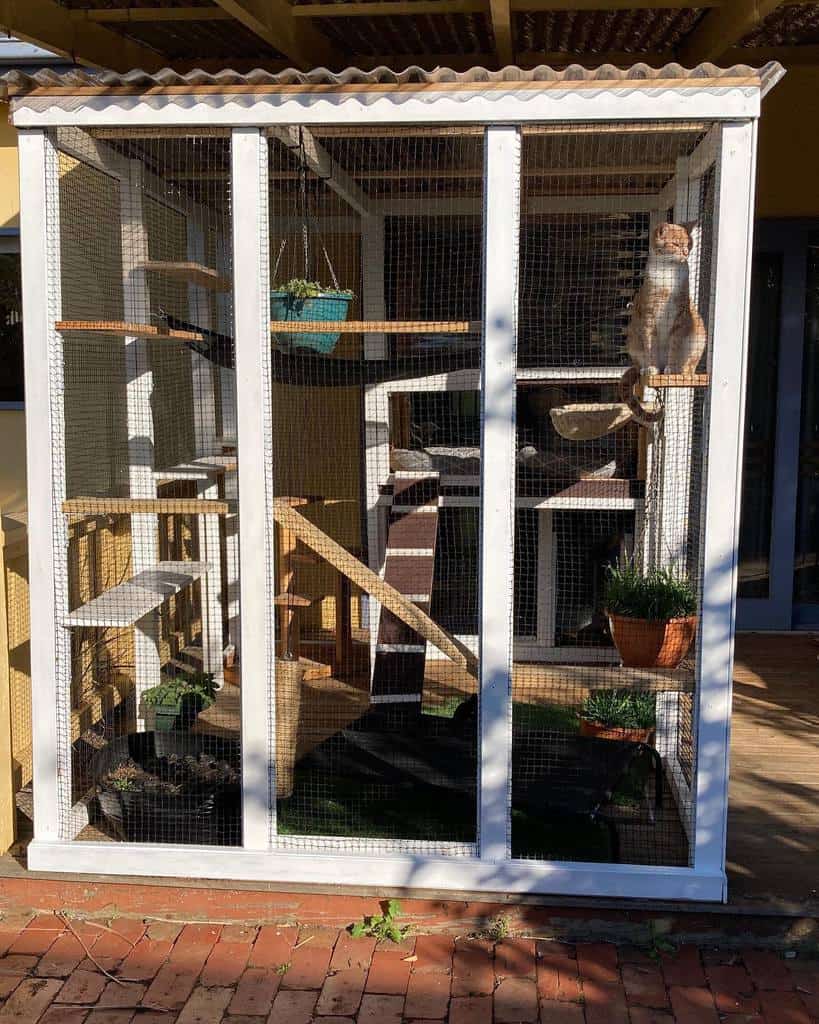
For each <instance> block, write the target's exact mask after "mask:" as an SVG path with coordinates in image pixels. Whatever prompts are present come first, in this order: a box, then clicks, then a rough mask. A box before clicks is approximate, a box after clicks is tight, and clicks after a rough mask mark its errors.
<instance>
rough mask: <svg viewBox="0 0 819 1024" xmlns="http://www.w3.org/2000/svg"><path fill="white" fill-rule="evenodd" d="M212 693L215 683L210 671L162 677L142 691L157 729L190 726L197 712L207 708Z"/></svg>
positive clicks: (163, 729)
mask: <svg viewBox="0 0 819 1024" xmlns="http://www.w3.org/2000/svg"><path fill="white" fill-rule="evenodd" d="M215 697H216V684H215V682H214V678H213V675H212V674H211V673H210V672H199V673H196V674H195V675H189V676H173V677H171V678H168V679H163V681H162V682H161V683H160V684H159V685H158V686H152V687H151V688H150V689H149V690H145V692H144V693H143V694H142V699H143V701H144V702H145V706H146V707H149V708H153V711H154V719H155V721H154V729H155V730H156V731H157V732H169V731H170V730H172V729H182V730H187V729H190V727H191V726H192V725H193V723H194V722H195V721H196V716H197V715H198V714H199V712H200V711H204V710H205V708H209V707H210V706H211V704H213V701H214V699H215Z"/></svg>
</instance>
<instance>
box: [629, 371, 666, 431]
mask: <svg viewBox="0 0 819 1024" xmlns="http://www.w3.org/2000/svg"><path fill="white" fill-rule="evenodd" d="M639 383H640V368H639V367H638V366H630V367H629V368H628V369H627V370H626V372H625V373H624V374H623V376H622V377H621V378H620V390H621V393H622V400H623V401H624V402H625V403H626V405H627V406H628V409H629V412H630V413H631V415H632V416H633V417H634V419H635V420H636V421H637V422H638V423H639V424H640V426H641V427H650V426H651V425H652V424H653V423H658V422H659V421H660V420H661V419H662V418H663V407H662V406H661V405H659V404H657V405H646V404H645V402H643V401H642V399H640V398H637V397H636V396H635V394H634V388H635V385H637V384H639Z"/></svg>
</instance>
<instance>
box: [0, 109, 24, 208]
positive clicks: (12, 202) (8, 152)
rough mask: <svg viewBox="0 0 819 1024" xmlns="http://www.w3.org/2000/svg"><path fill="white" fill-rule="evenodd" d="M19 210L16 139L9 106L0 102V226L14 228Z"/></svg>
mask: <svg viewBox="0 0 819 1024" xmlns="http://www.w3.org/2000/svg"><path fill="white" fill-rule="evenodd" d="M19 210H20V199H19V189H18V179H17V141H16V139H15V134H14V129H13V128H12V127H11V125H10V124H9V108H8V106H7V104H5V103H0V228H16V227H17V225H18V223H19V219H18V213H19Z"/></svg>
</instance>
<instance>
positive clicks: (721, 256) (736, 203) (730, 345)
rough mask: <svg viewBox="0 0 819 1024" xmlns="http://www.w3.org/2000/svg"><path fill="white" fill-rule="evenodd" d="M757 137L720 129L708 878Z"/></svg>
mask: <svg viewBox="0 0 819 1024" xmlns="http://www.w3.org/2000/svg"><path fill="white" fill-rule="evenodd" d="M756 132H757V126H756V122H755V121H746V122H742V123H735V124H725V125H724V126H723V129H722V145H721V148H720V154H719V159H718V162H717V180H716V196H717V200H716V223H715V228H714V241H715V259H714V267H713V285H712V289H711V292H712V294H711V317H710V321H711V325H712V335H713V343H712V351H711V365H710V367H709V370H710V373H711V401H710V413H709V420H708V443H707V447H706V451H707V453H708V465H707V488H706V492H705V503H704V505H705V507H704V521H705V544H704V556H703V593H702V608H701V614H700V631H699V687H698V692H697V747H696V750H697V756H696V774H695V793H696V798H695V800H696V817H695V820H696V837H695V850H694V867H695V869H696V870H697V871H703V872H712V873H716V872H724V870H725V836H726V820H727V813H728V764H729V743H730V723H731V691H732V681H733V679H732V677H733V662H734V618H735V610H736V582H737V549H738V544H739V501H740V485H741V475H742V438H743V424H744V404H745V400H744V389H745V370H746V363H747V352H748V309H749V290H750V279H751V255H752V253H751V241H752V230H753V199H754V187H753V185H754V176H755V171H756Z"/></svg>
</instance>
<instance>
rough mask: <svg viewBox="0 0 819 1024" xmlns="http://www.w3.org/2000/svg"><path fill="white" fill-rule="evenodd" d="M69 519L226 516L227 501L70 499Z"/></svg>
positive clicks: (65, 507) (65, 509)
mask: <svg viewBox="0 0 819 1024" xmlns="http://www.w3.org/2000/svg"><path fill="white" fill-rule="evenodd" d="M62 509H63V512H66V513H68V514H69V515H80V516H99V515H130V514H131V513H133V512H147V513H149V514H153V515H216V516H226V515H227V514H228V511H229V507H228V503H227V502H226V501H217V500H213V499H206V498H93V497H89V498H68V499H67V500H66V501H64V502H63V504H62Z"/></svg>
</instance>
